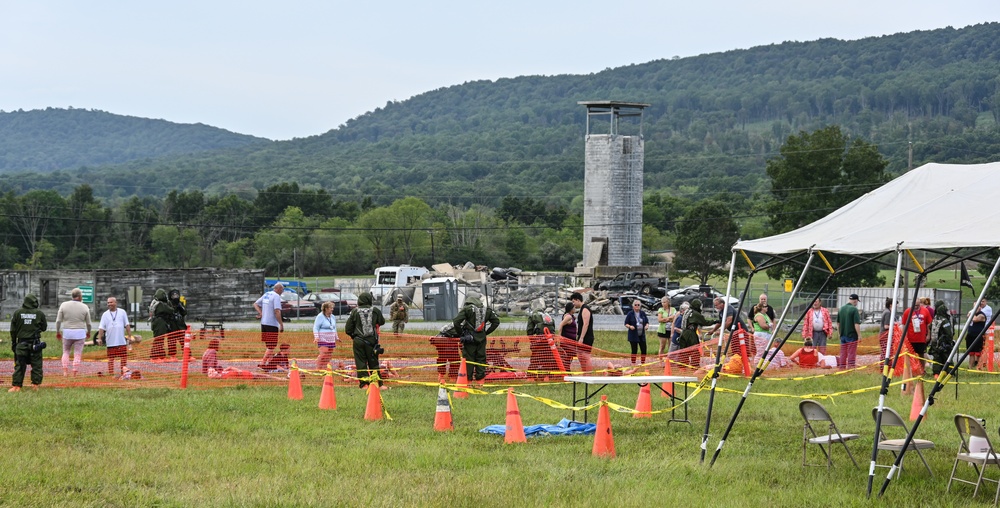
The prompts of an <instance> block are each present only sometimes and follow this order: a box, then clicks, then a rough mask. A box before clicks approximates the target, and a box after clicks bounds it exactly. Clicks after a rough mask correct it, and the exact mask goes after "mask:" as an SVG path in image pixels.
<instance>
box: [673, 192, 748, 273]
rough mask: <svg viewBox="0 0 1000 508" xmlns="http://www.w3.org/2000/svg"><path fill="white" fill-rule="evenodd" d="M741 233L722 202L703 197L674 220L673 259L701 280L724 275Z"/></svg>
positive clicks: (677, 264)
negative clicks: (675, 233) (675, 225)
mask: <svg viewBox="0 0 1000 508" xmlns="http://www.w3.org/2000/svg"><path fill="white" fill-rule="evenodd" d="M739 237H740V228H739V224H737V223H736V221H735V220H733V212H732V210H730V209H729V207H728V206H727V205H726V204H725V203H722V202H719V201H715V200H708V199H706V200H702V201H699V202H698V203H697V204H695V205H694V206H693V207H692V208H691V209H690V210H689V211H688V213H687V215H685V216H684V219H683V220H682V221H681V222H680V223H679V224H677V240H676V245H675V249H674V252H675V257H674V263H675V264H676V266H677V269H678V270H689V271H691V272H694V274H696V275H697V276H698V279H699V280H700V281H701V283H702V284H708V279H709V278H710V277H713V276H717V275H727V274H728V266H729V261H730V258H731V257H732V247H733V244H734V243H736V240H738V239H739Z"/></svg>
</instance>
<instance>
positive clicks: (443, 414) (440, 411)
mask: <svg viewBox="0 0 1000 508" xmlns="http://www.w3.org/2000/svg"><path fill="white" fill-rule="evenodd" d="M434 430H436V431H438V432H446V431H449V430H455V426H454V425H452V422H451V401H449V400H448V390H445V389H444V387H443V386H442V387H440V388H438V401H437V411H436V412H435V413H434Z"/></svg>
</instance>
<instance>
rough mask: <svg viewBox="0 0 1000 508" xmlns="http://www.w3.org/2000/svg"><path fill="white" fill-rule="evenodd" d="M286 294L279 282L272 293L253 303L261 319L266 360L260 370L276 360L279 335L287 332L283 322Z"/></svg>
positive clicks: (261, 337)
mask: <svg viewBox="0 0 1000 508" xmlns="http://www.w3.org/2000/svg"><path fill="white" fill-rule="evenodd" d="M284 292H285V285H284V284H282V283H280V282H279V283H277V284H275V285H274V288H273V289H272V290H271V291H268V292H266V293H264V295H263V296H261V297H260V298H258V299H257V301H256V302H253V308H254V310H256V311H257V318H258V319H260V340H261V342H263V343H264V358H262V359H261V360H260V365H258V367H260V368H264V366H265V365H270V362H271V359H272V358H274V348H276V347H278V334H279V333H280V332H283V331H285V325H284V323H282V322H281V293H284Z"/></svg>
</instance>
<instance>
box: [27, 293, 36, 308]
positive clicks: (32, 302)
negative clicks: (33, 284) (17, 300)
mask: <svg viewBox="0 0 1000 508" xmlns="http://www.w3.org/2000/svg"><path fill="white" fill-rule="evenodd" d="M23 305H24V308H25V309H37V308H38V297H37V296H35V295H34V294H32V293H28V294H27V296H25V297H24V304H23Z"/></svg>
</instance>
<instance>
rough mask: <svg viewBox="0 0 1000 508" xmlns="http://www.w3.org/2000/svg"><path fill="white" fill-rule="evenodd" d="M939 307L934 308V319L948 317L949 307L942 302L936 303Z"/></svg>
mask: <svg viewBox="0 0 1000 508" xmlns="http://www.w3.org/2000/svg"><path fill="white" fill-rule="evenodd" d="M935 303H936V304H937V305H936V306H935V307H934V317H943V318H946V317H948V306H947V305H945V303H944V302H943V301H941V300H938V301H937V302H935Z"/></svg>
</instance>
